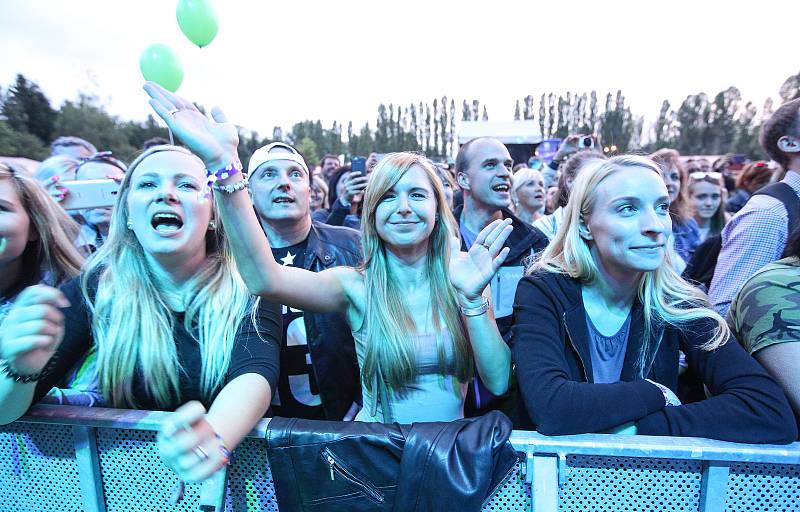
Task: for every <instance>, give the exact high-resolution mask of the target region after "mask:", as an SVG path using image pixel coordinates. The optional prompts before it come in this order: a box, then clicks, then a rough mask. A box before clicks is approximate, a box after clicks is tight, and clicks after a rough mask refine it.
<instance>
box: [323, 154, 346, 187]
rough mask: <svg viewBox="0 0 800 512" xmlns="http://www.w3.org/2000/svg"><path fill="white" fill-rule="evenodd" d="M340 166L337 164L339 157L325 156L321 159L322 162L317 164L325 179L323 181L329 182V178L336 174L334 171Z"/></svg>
mask: <svg viewBox="0 0 800 512" xmlns="http://www.w3.org/2000/svg"><path fill="white" fill-rule="evenodd" d="M341 166H342V164H341V162H339V157H338V156H336V155H325V156H323V157H322V160H320V162H319V167H320V171H321V172H322V177H323V178H325V181H326V182H327V181H330V179H331V176H333V173H334V172H336V169H338V168H339V167H341Z"/></svg>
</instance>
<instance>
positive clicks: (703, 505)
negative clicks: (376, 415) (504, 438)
mask: <svg viewBox="0 0 800 512" xmlns="http://www.w3.org/2000/svg"><path fill="white" fill-rule="evenodd" d="M165 414H167V413H163V412H149V411H131V410H117V409H91V408H83V407H69V406H52V405H50V406H46V405H40V406H36V407H34V408H32V409H31V411H30V412H29V414H28V415H26V416H25V417H23V418H21V419H20V420H19V421H17V422H15V423H13V424H11V425H8V426H5V427H0V510H2V511H27V510H30V511H37V512H39V511H59V512H61V511H73V510H82V511H86V512H103V511H116V510H119V511H137V510H141V511H148V512H149V511H157V510H164V511H173V510H181V511H184V510H185V511H197V510H200V511H208V512H217V511H222V510H225V511H240V510H241V511H250V510H259V511H276V512H277V510H278V506H277V502H276V499H275V492H274V488H273V485H272V476H271V474H270V470H269V464H268V463H267V457H266V444H265V441H264V437H265V433H266V427H267V424H268V420H263V421H261V422H260V423H259V424H258V425H257V427H256V428H255V429H254V430H253V431H252V432H251V433H250V434H249V436H248V437H247V438H246V439H245V440H244V441H243V442H242V443H241V445H240V446H239V447H238V448H237V450H236V453H235V459H234V461H233V463H232V464H231V465H230V466H229V467H228V468H227V469H226V470H225V471H224V472H220V473H219V474H218V475H217V476H216V477H214V478H212V479H210V480H208V481H206V482H204V483H203V484H202V485H201V484H187V486H186V490H185V495H184V498H183V500H182V501H181V502H180V503H179V504H178V505H176V506H173V505H170V504H169V503H168V499H169V497H170V495H171V492H172V489H173V488H174V486H175V484H177V482H178V479H177V477H176V476H175V475H174V474H173V473H172V472H170V471H169V470H167V469H166V467H165V466H164V465H163V464H161V462H160V461H159V458H158V454H157V452H156V445H155V436H156V431H157V430H158V428H159V424H160V419H162V418H163V417H164V415H165ZM511 441H512V443H513V445H514V447H515V448H516V449H517V450H518V451H519V452H520V454H521V455H522V457H521V460H522V461H521V463H520V464H519V465H518V467H517V470H516V472H515V473H514V474H513V475H512V476H511V477H510V479H509V480H507V481H506V483H505V484H504V485H503V486H502V487H501V488H500V489H498V490H497V492H496V493H495V494H494V495H493V496H492V497H491V498H490V499H489V500H488V501H487V503H486V504H485V506H484V507H483V510H484V511H496V512H506V511H528V510H530V511H535V512H552V511H603V512H604V511H609V512H610V511H614V512H617V511H651V510H653V511H669V512H688V511H700V512H712V511H748V512H755V511H767V510H769V511H781V512H782V511H790V510H798V511H800V443H794V444H791V445H788V446H763V445H746V444H736V443H726V442H721V441H711V440H708V439H698V438H674V437H673V438H671V437H648V436H619V435H600V434H587V435H577V436H558V437H547V436H543V435H540V434H538V433H536V432H524V431H515V432H514V434H513V435H512V438H511Z"/></svg>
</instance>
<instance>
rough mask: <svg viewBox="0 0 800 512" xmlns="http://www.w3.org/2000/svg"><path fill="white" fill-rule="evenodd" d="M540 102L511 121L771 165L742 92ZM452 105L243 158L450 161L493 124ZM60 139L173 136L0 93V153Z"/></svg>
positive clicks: (275, 136) (41, 153)
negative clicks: (403, 155) (418, 157)
mask: <svg viewBox="0 0 800 512" xmlns="http://www.w3.org/2000/svg"><path fill="white" fill-rule="evenodd" d="M779 96H780V99H781V101H783V102H785V101H789V100H792V99H795V98H798V97H800V72H799V73H797V74H796V75H792V76H790V77H788V78H787V79H786V80H785V81H784V83H783V84H782V85H781V86H780V88H779ZM536 100H537V98H536V97H535V96H534V95H528V96H525V97H524V98H521V99H518V100H516V108H515V111H514V119H516V120H530V121H536V122H538V125H539V129H540V130H541V133H542V136H543V137H545V138H552V137H558V138H563V137H565V136H566V135H568V134H570V133H585V134H589V133H592V134H597V135H598V136H599V137H600V140H601V141H602V143H603V144H605V145H609V146H610V145H615V146H617V148H618V151H619V152H627V151H644V152H651V151H654V150H656V149H659V148H663V147H671V148H675V149H677V150H678V151H680V152H681V153H682V154H687V155H693V154H712V155H713V154H723V153H741V154H745V155H747V156H748V157H750V158H754V159H755V158H764V157H765V155H763V154H762V151H761V148H760V147H759V144H758V134H759V131H760V128H761V125H762V123H763V122H764V120H765V119H766V118H768V117H769V116H770V115H771V114H772V112H773V102H772V99H767V100H766V102H765V103H764V105H763V106H762V108H761V110H760V111H759V110H758V109H757V107H756V105H755V104H754V103H753V102H752V101H747V102H745V101H744V100H743V98H742V95H741V92H740V91H739V89H737V88H736V87H729V88H727V89H726V90H724V91H720V92H719V93H717V94H716V95H714V96H713V97H712V96H709V95H707V94H706V93H703V92H700V93H697V94H692V95H689V96H688V97H687V98H686V99H685V100H684V101H683V102H682V103H681V104H680V105H678V106H677V108H675V107H673V105H671V104H670V102H669V101H667V100H664V102H663V103H662V105H661V109H660V110H659V112H658V115H657V116H656V118H655V121H654V122H653V123H652V124H650V125H649V126H648V127H646V128H645V126H644V117H643V116H640V115H637V114H635V113H633V112H632V111H631V109H630V107H629V106H628V105H627V103H626V99H625V95H624V94H623V93H622V91H617V93H616V94H611V93H609V94H607V95H606V97H605V99H604V101H602V100H601V98H599V97H598V94H597V92H596V91H590V92H582V93H578V92H567V93H566V94H555V93H543V94H541V95H540V96H539V98H538V105H536V103H537V101H536ZM456 106H457V102H456V100H455V99H453V98H448V97H447V96H442V97H441V98H435V99H433V100H432V101H430V102H422V101H420V102H418V103H411V104H408V105H396V104H394V103H389V105H388V106H387V105H385V104H380V105H379V106H378V111H377V116H376V118H375V123H374V125H371V124H370V123H369V122H367V123H365V124H364V125H362V126H360V127H357V126H354V125H353V122H352V121H349V122H347V123H346V125H345V124H344V123H340V122H337V121H334V122H333V124H332V125H331V126H330V127H323V125H322V122H321V121H319V120H316V121H314V120H305V121H301V122H298V123H295V124H294V125H293V126H292V127H291V129H290V130H288V131H284V129H283V128H282V127H279V126H276V127H275V128H274V129H273V131H272V134H270V136H268V137H262V136H260V135H259V134H258V133H257V132H255V131H251V130H247V129H245V128H244V127H240V134H239V135H240V137H239V138H240V144H239V153H240V157H241V158H242V162H244V163H245V164H246V162H247V161H248V159H249V157H250V155H251V154H252V153H253V152H254V151H255V150H256V149H258V148H259V147H261V146H262V145H264V144H267V143H269V142H274V141H277V140H280V141H284V142H288V143H290V144H293V145H294V146H296V147H297V148H298V150H300V152H301V153H302V154H303V155H304V156H305V157H306V159H307V160H308V161H309V162H310V163H312V164H313V163H316V162H318V161H319V159H320V158H321V157H322V156H323V155H325V154H329V153H330V154H337V155H338V154H345V155H347V156H351V155H367V154H369V153H370V152H373V151H375V152H378V153H388V152H391V151H400V150H406V151H423V152H425V154H427V155H428V156H430V157H432V158H437V159H446V158H448V157H452V156H453V155H454V154H455V152H456V150H457V145H458V142H457V129H458V124H459V122H460V121H478V120H483V121H487V120H488V119H489V114H488V111H487V109H486V106H485V105H481V102H480V101H479V100H477V99H473V100H462V102H461V109H460V112H459V111H457V108H456ZM198 107H199V108H200V109H201V110H203V107H202V106H200V105H198ZM62 135H72V136H77V137H81V138H84V139H86V140H88V141H90V142H91V143H93V144H94V145H95V146H97V147H98V148H99V149H101V150H111V151H113V152H114V153H115V154H116V155H118V156H120V157H121V158H123V159H126V160H128V161H130V160H131V159H133V158H134V157H135V155H136V154H137V153H138V152H139V150H140V148H141V147H142V145H143V143H144V142H145V141H146V140H148V139H150V138H152V137H166V136H167V131H166V129H165V128H164V127H163V126H162V125H159V123H158V122H156V120H155V118H154V117H153V116H152V115H151V116H148V117H147V119H146V120H145V121H143V122H139V121H126V120H122V119H119V118H118V117H117V116H113V115H111V114H109V113H108V112H106V110H105V108H104V106H103V105H102V103H101V102H100V101H99V99H98V98H96V97H94V96H91V95H87V94H83V93H81V94H79V96H78V98H77V99H75V100H69V101H65V102H64V103H63V104H62V105H61V106H60V107H59V108H58V109H56V108H53V106H52V104H51V102H50V100H49V99H48V98H47V96H46V95H45V94H44V92H42V90H41V89H40V88H39V86H38V85H37V84H36V83H35V82H33V81H31V80H29V79H27V78H26V77H25V76H23V75H21V74H20V75H17V76H16V80H15V81H14V83H13V84H11V85H10V86H8V87H6V88H2V89H0V155H3V156H21V157H27V158H32V159H35V160H42V159H44V158H46V157H47V155H48V154H49V149H48V145H49V143H50V142H51V141H53V140H54V139H55V138H57V137H59V136H62Z"/></svg>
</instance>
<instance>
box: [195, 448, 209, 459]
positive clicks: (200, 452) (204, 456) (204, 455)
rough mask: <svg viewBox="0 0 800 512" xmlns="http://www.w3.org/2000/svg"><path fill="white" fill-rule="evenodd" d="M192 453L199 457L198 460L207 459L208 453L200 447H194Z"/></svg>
mask: <svg viewBox="0 0 800 512" xmlns="http://www.w3.org/2000/svg"><path fill="white" fill-rule="evenodd" d="M192 452H193V453H194V454H195V455H197V456H198V457H200V460H206V459H208V452H207V451H206V450H205V448H203V447H202V446H195V447H194V449H192Z"/></svg>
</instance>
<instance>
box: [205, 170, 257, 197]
mask: <svg viewBox="0 0 800 512" xmlns="http://www.w3.org/2000/svg"><path fill="white" fill-rule="evenodd" d="M241 170H242V164H240V163H238V162H231V163H229V164H228V165H226V166H225V167H222V168H221V169H217V170H216V171H212V170H210V169H206V186H205V189H204V190H203V194H204V196H205V197H208V196H209V195H210V194H211V188H212V186H213V185H214V184H215V183H216V182H217V180H224V179H227V178H230V177H231V176H233V175H234V174H236V173H238V172H241ZM237 185H238V183H237ZM244 186H247V185H244ZM216 190H220V191H222V188H217V189H216ZM239 190H241V188H240V189H239ZM232 192H235V191H232ZM232 192H229V193H232Z"/></svg>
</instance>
